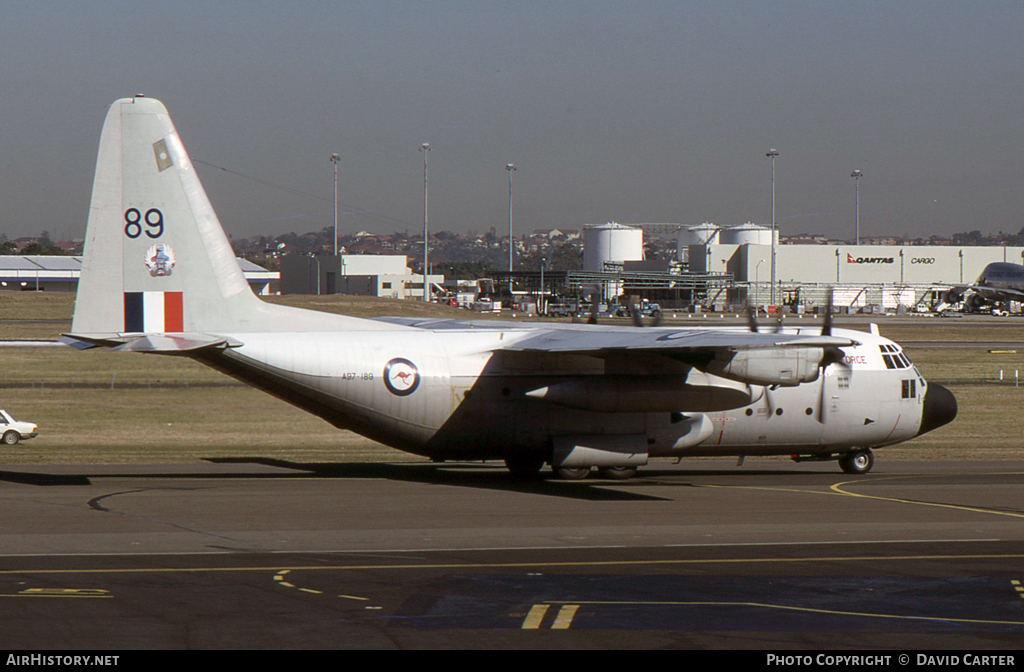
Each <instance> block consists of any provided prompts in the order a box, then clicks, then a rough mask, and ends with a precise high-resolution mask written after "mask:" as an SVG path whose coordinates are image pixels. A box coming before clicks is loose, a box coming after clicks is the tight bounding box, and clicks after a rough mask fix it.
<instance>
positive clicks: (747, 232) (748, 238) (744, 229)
mask: <svg viewBox="0 0 1024 672" xmlns="http://www.w3.org/2000/svg"><path fill="white" fill-rule="evenodd" d="M778 238H779V232H778V231H776V232H775V240H776V242H778ZM718 242H720V243H721V244H722V245H771V244H772V230H771V229H769V228H767V227H764V226H758V225H757V224H754V223H753V222H747V223H746V224H740V225H739V226H730V227H726V228H724V229H722V230H721V232H720V233H719V235H718Z"/></svg>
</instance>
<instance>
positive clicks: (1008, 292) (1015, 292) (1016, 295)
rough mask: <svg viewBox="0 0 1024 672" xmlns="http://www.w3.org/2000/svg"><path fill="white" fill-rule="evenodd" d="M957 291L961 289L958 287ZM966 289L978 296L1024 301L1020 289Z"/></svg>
mask: <svg viewBox="0 0 1024 672" xmlns="http://www.w3.org/2000/svg"><path fill="white" fill-rule="evenodd" d="M957 289H960V288H959V287H957ZM965 289H970V290H973V291H975V292H977V293H978V294H982V295H995V296H999V297H1005V298H1006V299H1012V300H1014V301H1024V292H1022V291H1020V290H1019V289H1012V288H1010V287H992V286H989V285H967V287H965Z"/></svg>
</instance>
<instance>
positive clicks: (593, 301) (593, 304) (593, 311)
mask: <svg viewBox="0 0 1024 672" xmlns="http://www.w3.org/2000/svg"><path fill="white" fill-rule="evenodd" d="M597 294H598V288H597V286H596V285H595V286H592V287H591V288H590V317H589V318H587V324H597V309H598V301H597Z"/></svg>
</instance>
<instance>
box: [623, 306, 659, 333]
mask: <svg viewBox="0 0 1024 672" xmlns="http://www.w3.org/2000/svg"><path fill="white" fill-rule="evenodd" d="M629 315H630V317H632V318H633V326H634V327H640V328H643V327H656V326H658V325H659V324H661V311H658V312H657V313H655V315H654V317H652V318H651V323H650V324H644V317H643V311H642V310H640V305H639V304H636V303H631V304H630V306H629Z"/></svg>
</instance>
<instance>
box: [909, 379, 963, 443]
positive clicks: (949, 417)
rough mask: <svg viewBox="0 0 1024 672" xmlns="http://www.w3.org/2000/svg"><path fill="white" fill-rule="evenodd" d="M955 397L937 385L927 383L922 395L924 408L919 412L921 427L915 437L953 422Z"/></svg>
mask: <svg viewBox="0 0 1024 672" xmlns="http://www.w3.org/2000/svg"><path fill="white" fill-rule="evenodd" d="M956 411H957V405H956V397H954V396H953V393H952V392H950V391H949V390H947V389H946V388H944V387H943V386H942V385H939V384H937V383H929V384H928V391H927V392H925V393H924V406H923V408H922V410H921V427H920V429H918V430H917V435H918V436H921V435H922V434H924V433H925V432H930V431H932V430H933V429H938V428H939V427H942V426H943V425H945V424H948V423H950V422H952V421H953V418H955V417H956Z"/></svg>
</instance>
